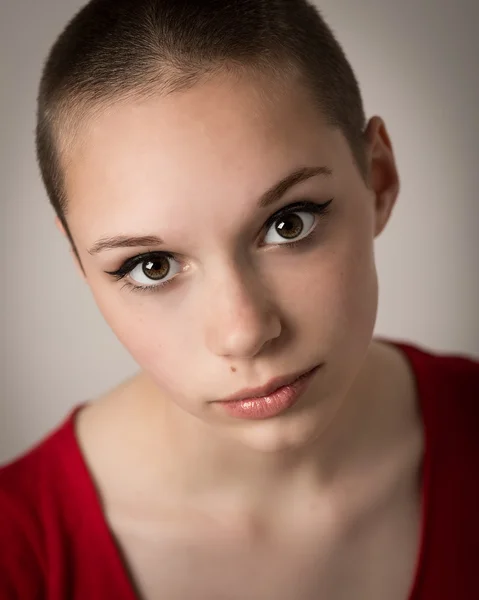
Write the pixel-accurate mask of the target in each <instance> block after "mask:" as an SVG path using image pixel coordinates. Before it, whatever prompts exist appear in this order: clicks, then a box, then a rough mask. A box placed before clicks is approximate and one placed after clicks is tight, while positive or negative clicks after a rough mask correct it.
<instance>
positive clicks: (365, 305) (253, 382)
mask: <svg viewBox="0 0 479 600" xmlns="http://www.w3.org/2000/svg"><path fill="white" fill-rule="evenodd" d="M366 137H367V140H368V162H369V167H370V180H369V185H366V183H365V182H364V180H363V178H362V177H361V175H360V173H359V171H358V169H357V167H356V165H355V162H354V160H353V157H352V153H351V150H350V148H349V146H348V144H347V142H346V140H345V138H344V137H343V135H342V134H341V133H340V132H339V131H337V130H335V129H332V128H331V127H329V126H328V125H326V123H325V121H324V119H323V118H322V116H321V114H320V112H319V111H318V109H317V107H316V105H315V104H314V102H313V101H312V99H311V98H310V97H309V95H308V93H307V92H306V91H303V90H302V88H301V87H300V86H299V85H290V86H285V85H280V84H278V83H275V82H274V81H266V80H263V81H262V82H258V81H257V80H256V81H255V80H254V79H252V78H251V79H246V78H244V79H241V80H240V79H236V80H232V79H228V78H227V77H218V78H216V79H211V80H210V81H208V82H204V83H202V84H198V85H197V86H196V87H195V88H193V89H191V90H189V91H187V92H181V93H178V94H175V95H171V96H169V97H167V98H164V97H163V98H162V97H157V98H150V99H148V100H147V101H131V102H130V103H122V104H116V105H114V106H112V107H110V108H109V109H108V110H105V111H103V112H102V113H101V114H99V115H98V116H97V117H96V118H95V120H91V121H90V122H87V123H85V125H84V127H83V129H82V132H81V134H80V135H79V136H78V138H77V139H76V140H75V143H74V144H72V145H71V147H70V149H69V155H68V167H67V168H66V171H65V177H66V191H67V196H68V199H69V214H68V217H67V218H68V222H69V225H70V228H71V232H72V236H73V239H74V241H75V243H76V245H77V248H78V252H79V256H80V259H81V261H82V266H83V269H84V273H85V276H86V280H87V282H88V284H89V286H90V288H91V291H92V293H93V295H94V298H95V300H96V302H97V304H98V307H99V309H100V310H101V312H102V314H103V316H104V318H105V319H106V321H107V323H108V324H109V325H110V327H111V328H112V330H113V331H114V333H115V334H116V335H117V337H118V338H119V340H120V342H121V343H122V344H123V345H124V346H125V347H126V349H127V350H128V351H129V352H130V353H131V355H132V356H133V358H134V359H135V360H136V362H137V363H138V364H139V365H140V367H141V368H142V370H143V371H144V372H145V373H146V374H147V375H148V376H149V377H150V378H151V379H152V380H153V381H154V383H155V384H156V386H157V388H158V390H159V391H161V395H162V397H163V398H167V400H168V402H169V403H172V404H173V405H175V407H179V408H180V409H181V411H186V412H187V413H190V414H192V415H194V416H196V417H198V418H199V419H201V420H202V421H204V422H206V423H208V424H209V425H210V426H212V427H214V428H216V429H217V430H218V431H220V432H221V433H224V434H225V435H228V436H230V437H234V438H236V439H237V440H240V441H241V442H242V443H244V444H246V445H248V446H250V447H252V448H255V449H262V450H275V449H280V448H286V447H292V446H298V445H301V444H304V443H305V442H306V441H307V440H309V439H310V438H312V437H313V436H314V435H315V434H317V433H318V430H319V429H320V428H321V426H322V424H324V423H325V422H326V421H327V419H328V416H329V415H331V414H332V413H333V411H334V410H335V409H336V408H337V406H338V403H340V402H341V399H342V398H343V397H344V395H345V394H346V392H347V390H348V389H349V388H350V386H351V385H352V383H353V381H354V380H355V378H356V377H357V375H358V373H359V371H360V370H361V367H362V365H363V364H364V361H365V357H366V355H367V352H368V348H369V345H370V342H371V338H372V334H373V328H374V323H375V319H376V309H377V295H378V292H377V279H376V270H375V264H374V255H373V240H374V237H375V235H377V234H378V233H379V232H380V231H381V230H382V228H383V227H384V225H385V223H386V221H387V219H388V216H389V213H390V210H391V208H392V205H393V204H394V200H395V197H396V194H397V177H396V173H395V169H394V161H393V157H392V152H391V149H390V145H389V140H388V137H387V133H386V132H385V129H384V124H383V123H382V121H381V120H380V119H377V118H376V119H374V120H372V121H371V122H370V124H369V127H368V131H367V134H366ZM278 184H279V185H278ZM318 364H322V367H321V369H320V370H319V371H318V372H317V374H316V375H315V377H314V379H313V380H312V382H311V384H310V387H309V388H308V390H307V392H306V393H305V394H304V395H303V396H302V397H301V398H300V401H299V402H298V403H297V404H296V405H295V406H294V407H293V408H292V409H290V410H288V411H286V412H285V413H283V414H281V415H280V416H277V417H274V418H272V419H266V420H261V421H244V420H242V419H235V418H233V417H231V416H229V415H227V414H226V413H225V412H224V411H223V409H222V408H221V407H220V405H219V404H218V403H215V402H213V401H215V400H218V399H221V398H224V397H226V396H229V395H231V394H233V393H236V392H238V391H240V390H242V389H244V388H245V387H247V388H251V387H257V386H261V385H264V384H265V383H267V382H268V381H269V380H271V379H272V378H274V377H276V376H282V375H289V374H291V373H295V372H298V371H306V370H308V369H310V368H312V367H314V366H316V365H318Z"/></svg>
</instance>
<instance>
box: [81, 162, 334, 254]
mask: <svg viewBox="0 0 479 600" xmlns="http://www.w3.org/2000/svg"><path fill="white" fill-rule="evenodd" d="M332 174H333V172H332V170H331V169H329V168H328V167H303V168H301V169H297V170H296V171H293V172H292V173H290V174H289V175H287V176H286V177H284V178H283V179H281V181H279V182H278V183H276V184H275V185H274V186H273V187H271V188H270V189H269V190H267V191H266V192H264V194H262V195H261V196H260V198H259V201H258V206H259V208H266V207H268V206H270V205H271V204H274V203H275V202H278V200H280V199H281V198H282V197H283V196H284V194H285V193H286V192H287V191H288V190H289V189H291V188H292V187H293V186H295V185H298V184H299V183H302V182H303V181H306V180H307V179H311V177H316V176H318V175H322V176H323V177H330V176H331V175H332ZM161 244H164V242H163V240H162V239H161V238H160V237H158V236H157V235H143V236H129V235H116V236H113V237H104V238H101V239H100V240H98V241H97V242H96V243H95V244H94V245H93V246H92V247H91V248H90V249H89V250H88V253H89V254H91V255H92V256H93V255H95V254H98V253H99V252H102V251H103V250H112V249H114V248H134V247H147V246H160V245H161Z"/></svg>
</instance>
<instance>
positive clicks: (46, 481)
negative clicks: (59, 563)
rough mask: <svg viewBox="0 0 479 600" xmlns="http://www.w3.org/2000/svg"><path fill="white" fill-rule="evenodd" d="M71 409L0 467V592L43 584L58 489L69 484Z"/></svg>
mask: <svg viewBox="0 0 479 600" xmlns="http://www.w3.org/2000/svg"><path fill="white" fill-rule="evenodd" d="M76 410H78V409H76ZM75 412H76V411H74V412H73V413H72V414H71V415H70V416H69V417H68V419H67V420H66V421H64V422H63V423H62V424H61V425H59V426H58V427H57V428H56V429H55V430H54V431H53V432H51V433H50V434H48V435H47V436H46V437H45V438H44V439H43V440H41V441H40V442H38V443H37V444H36V445H35V446H33V447H32V448H31V449H29V450H28V451H27V452H25V453H24V454H22V455H21V456H19V457H17V458H15V459H14V460H12V461H10V462H9V463H7V464H4V465H3V466H1V467H0V539H1V542H2V543H0V575H1V576H0V597H1V598H10V597H14V598H25V599H28V598H36V597H38V596H39V594H40V590H42V589H43V586H44V585H45V580H46V573H47V571H48V561H49V548H50V547H51V545H52V540H53V538H54V536H55V535H56V532H55V530H56V529H58V527H57V523H58V522H60V521H61V517H59V514H60V513H61V512H62V510H61V506H62V491H61V490H62V486H66V485H68V478H67V477H65V473H68V472H69V468H70V467H72V468H73V465H74V461H72V460H71V458H72V456H73V453H74V437H73V415H74V413H75ZM63 497H65V494H63Z"/></svg>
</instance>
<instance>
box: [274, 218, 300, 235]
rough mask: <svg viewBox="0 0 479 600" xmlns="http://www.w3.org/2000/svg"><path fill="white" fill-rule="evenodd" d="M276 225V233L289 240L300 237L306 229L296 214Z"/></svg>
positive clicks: (280, 220) (279, 221)
mask: <svg viewBox="0 0 479 600" xmlns="http://www.w3.org/2000/svg"><path fill="white" fill-rule="evenodd" d="M276 223H277V224H276V231H277V232H278V233H279V235H281V236H282V237H284V238H285V239H287V240H291V239H294V238H295V237H298V235H301V233H302V232H303V229H304V225H303V221H302V220H301V218H300V217H299V216H298V215H297V214H294V213H291V214H290V215H287V216H286V217H285V218H283V219H279V220H278V221H277V222H276Z"/></svg>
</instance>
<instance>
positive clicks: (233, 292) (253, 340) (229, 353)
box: [204, 268, 282, 359]
mask: <svg viewBox="0 0 479 600" xmlns="http://www.w3.org/2000/svg"><path fill="white" fill-rule="evenodd" d="M204 328H205V338H206V346H207V348H208V349H209V350H210V351H211V352H212V353H214V354H216V355H217V356H222V357H226V358H237V359H238V358H251V357H254V356H256V355H257V354H258V353H259V352H260V351H261V349H262V348H263V347H264V346H265V345H266V344H268V343H269V342H271V341H272V340H274V339H276V338H278V337H279V336H280V335H281V329H282V326H281V320H280V316H279V314H278V310H276V309H275V307H274V306H273V303H272V301H271V293H270V292H269V291H268V290H267V289H266V287H265V285H264V284H261V282H260V280H259V278H258V277H257V276H256V277H255V276H253V275H252V274H251V273H247V274H241V273H239V272H238V270H237V269H233V268H229V269H228V270H227V271H224V272H223V273H222V274H221V276H220V275H219V274H218V272H216V277H215V285H214V286H212V288H210V293H209V294H208V298H207V310H206V319H205V325H204Z"/></svg>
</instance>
